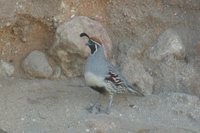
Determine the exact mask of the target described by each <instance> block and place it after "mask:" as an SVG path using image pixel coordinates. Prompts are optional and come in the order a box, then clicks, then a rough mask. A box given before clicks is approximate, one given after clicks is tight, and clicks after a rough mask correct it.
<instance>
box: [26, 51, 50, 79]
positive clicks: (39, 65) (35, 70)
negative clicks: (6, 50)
mask: <svg viewBox="0 0 200 133" xmlns="http://www.w3.org/2000/svg"><path fill="white" fill-rule="evenodd" d="M22 67H23V69H24V71H25V72H26V73H27V74H29V75H30V76H32V77H37V78H49V77H50V76H51V75H52V74H53V70H52V68H51V66H50V65H49V63H48V60H47V58H46V55H45V54H44V53H43V52H41V51H38V50H34V51H32V52H31V53H30V54H29V55H28V56H27V57H26V58H25V59H24V61H23V62H22Z"/></svg>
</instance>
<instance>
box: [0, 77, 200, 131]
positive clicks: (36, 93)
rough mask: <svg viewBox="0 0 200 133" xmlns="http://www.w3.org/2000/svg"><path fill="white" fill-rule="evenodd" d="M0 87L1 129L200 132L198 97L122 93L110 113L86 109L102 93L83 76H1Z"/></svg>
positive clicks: (177, 94) (103, 100)
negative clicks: (22, 77)
mask: <svg viewBox="0 0 200 133" xmlns="http://www.w3.org/2000/svg"><path fill="white" fill-rule="evenodd" d="M0 91H1V93H0V133H87V132H89V133H122V132H123V133H199V132H200V126H199V125H200V111H199V109H200V101H199V98H198V97H196V96H190V95H186V94H181V93H171V94H169V93H168V94H160V95H151V96H146V97H142V98H141V97H135V96H132V95H126V96H123V95H122V96H116V97H115V99H114V103H113V107H112V110H111V113H110V114H109V115H107V114H91V113H89V112H87V111H86V109H85V108H86V107H88V106H89V105H90V104H91V103H92V102H94V101H95V100H96V98H97V96H98V93H96V92H94V91H93V90H91V89H89V88H88V87H86V86H85V84H84V81H83V80H82V79H68V80H54V81H52V80H36V79H34V80H26V79H15V78H11V79H0ZM105 100H106V99H105V98H104V97H103V98H102V102H105Z"/></svg>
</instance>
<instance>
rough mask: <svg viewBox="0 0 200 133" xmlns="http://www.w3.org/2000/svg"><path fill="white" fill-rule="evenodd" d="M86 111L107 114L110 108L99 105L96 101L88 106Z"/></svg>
mask: <svg viewBox="0 0 200 133" xmlns="http://www.w3.org/2000/svg"><path fill="white" fill-rule="evenodd" d="M86 109H87V111H88V112H90V113H93V114H102V113H103V114H109V113H110V109H109V108H108V107H107V108H104V107H102V106H101V104H100V103H96V104H94V105H92V106H90V107H88V108H86Z"/></svg>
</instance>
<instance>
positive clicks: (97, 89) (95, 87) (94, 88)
mask: <svg viewBox="0 0 200 133" xmlns="http://www.w3.org/2000/svg"><path fill="white" fill-rule="evenodd" d="M90 88H92V89H93V90H95V91H98V92H99V93H101V94H106V93H107V91H106V89H105V88H104V87H97V86H91V87H90Z"/></svg>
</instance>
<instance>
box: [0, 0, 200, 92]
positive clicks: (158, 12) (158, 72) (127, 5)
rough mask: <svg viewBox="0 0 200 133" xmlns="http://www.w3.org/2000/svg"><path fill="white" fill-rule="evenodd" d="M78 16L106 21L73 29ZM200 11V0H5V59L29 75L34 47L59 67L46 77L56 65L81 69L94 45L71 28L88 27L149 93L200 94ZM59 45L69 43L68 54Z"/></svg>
mask: <svg viewBox="0 0 200 133" xmlns="http://www.w3.org/2000/svg"><path fill="white" fill-rule="evenodd" d="M78 16H87V17H88V18H87V19H88V20H90V22H92V23H93V22H94V23H98V25H100V26H98V27H97V25H92V26H91V25H89V24H88V25H87V22H86V24H85V25H86V26H84V28H83V27H81V28H82V29H81V30H80V25H79V26H77V27H79V28H77V29H71V30H70V28H72V27H73V26H74V27H76V25H75V23H72V25H73V26H72V27H70V26H69V25H68V26H66V27H65V26H64V27H63V25H65V24H66V23H70V22H73V21H74V20H75V19H76V18H79V17H78ZM199 18H200V3H199V1H198V0H190V1H188V0H183V1H182V0H168V1H164V0H153V1H152V0H144V1H141V0H134V1H132V0H109V1H108V0H102V1H98V0H86V1H84V0H78V1H73V0H57V1H54V0H48V1H47V0H43V1H40V0H34V1H32V0H1V1H0V59H1V60H4V61H6V62H9V63H11V64H12V65H13V66H14V67H15V72H14V74H12V76H16V77H26V71H24V70H23V68H22V67H21V65H22V62H23V61H24V60H26V57H27V55H28V54H29V53H30V52H31V51H33V50H40V52H44V53H45V55H46V57H47V58H48V59H46V60H48V61H49V64H50V65H51V67H52V71H54V72H51V74H49V76H44V77H46V78H50V77H51V76H53V74H52V73H56V70H57V69H56V68H57V66H60V67H61V68H62V72H59V73H60V74H61V75H62V74H64V75H65V76H71V77H74V76H80V75H81V74H82V70H83V69H82V68H83V66H84V60H85V57H86V56H87V52H88V50H87V49H85V48H84V47H82V46H80V44H79V42H80V41H77V35H74V36H73V34H72V31H73V33H74V34H75V33H78V32H80V31H83V30H84V31H85V30H86V29H87V32H90V34H92V35H93V36H96V37H98V38H100V40H101V41H102V42H104V44H105V50H106V53H107V54H108V58H109V59H110V60H111V61H112V62H113V63H114V64H115V65H117V66H119V67H120V68H121V69H122V72H123V73H124V74H125V75H126V77H128V80H130V82H132V83H136V84H137V85H139V86H140V87H141V88H142V89H143V90H144V91H145V92H146V94H151V93H160V92H163V91H164V92H165V91H176V92H185V93H190V94H195V95H200V88H199V86H200V38H199V33H200V31H199V28H200V19H199ZM80 19H81V18H80ZM80 21H81V20H80ZM80 21H79V22H80ZM84 23H85V22H84ZM88 23H89V22H88ZM99 23H100V24H99ZM81 24H82V23H81ZM99 27H100V29H99ZM64 28H67V29H65V30H63V32H58V31H61V30H59V29H64ZM91 29H92V30H91ZM68 32H69V33H68ZM70 33H71V34H70ZM61 34H62V35H68V36H59V37H60V38H59V40H61V41H58V37H57V36H58V35H61ZM63 40H64V41H66V45H65V46H69V44H70V43H72V44H73V47H71V46H70V47H65V46H64V48H63V47H62V46H63V42H62V41H63ZM111 41H112V42H111ZM69 42H70V43H69ZM81 43H83V42H81ZM58 46H59V47H58ZM60 46H61V47H60ZM54 48H55V49H54ZM62 48H63V49H62ZM58 49H62V50H63V51H61V53H60V54H61V57H62V58H60V57H59V56H58V53H59V52H58V51H57V50H58ZM73 50H74V51H76V52H69V51H73ZM52 51H53V52H52ZM56 52H58V53H56ZM66 53H67V55H66ZM60 54H59V55H60ZM63 54H64V56H63ZM65 56H66V57H67V58H68V59H67V58H63V57H65ZM66 60H67V61H68V62H66ZM49 64H46V65H47V66H49ZM69 64H70V65H69ZM37 65H38V64H37ZM38 67H39V66H38ZM58 70H59V69H58ZM28 74H29V75H31V74H30V73H28ZM0 75H1V74H0ZM2 75H3V74H2ZM31 76H33V77H34V75H31ZM36 77H37V76H36ZM56 77H60V75H58V76H56Z"/></svg>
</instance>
